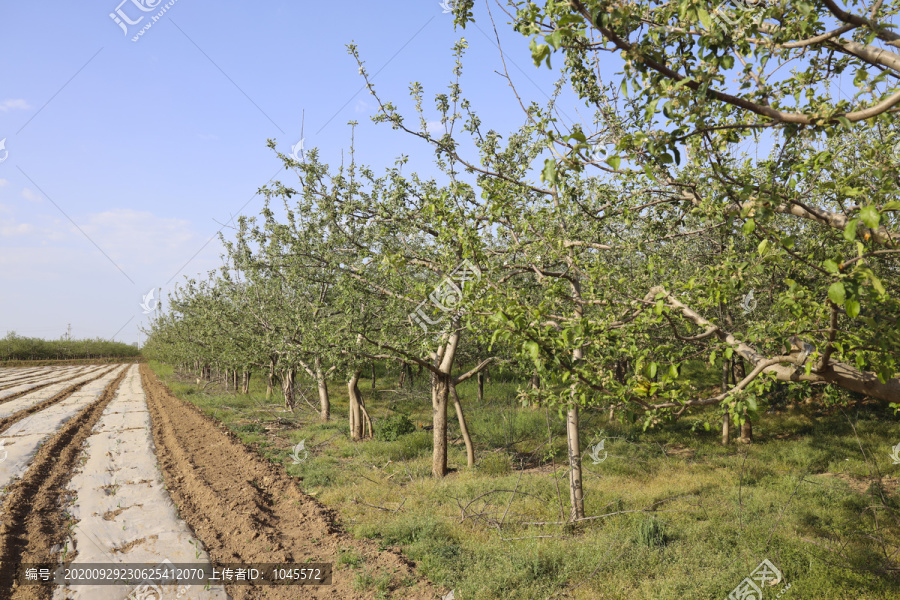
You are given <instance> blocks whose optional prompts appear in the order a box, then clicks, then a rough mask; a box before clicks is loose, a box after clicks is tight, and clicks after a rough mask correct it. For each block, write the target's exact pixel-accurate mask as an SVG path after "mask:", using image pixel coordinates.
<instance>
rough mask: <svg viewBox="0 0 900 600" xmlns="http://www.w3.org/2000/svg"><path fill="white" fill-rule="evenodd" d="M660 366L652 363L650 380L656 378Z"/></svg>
mask: <svg viewBox="0 0 900 600" xmlns="http://www.w3.org/2000/svg"><path fill="white" fill-rule="evenodd" d="M657 368H658V365H657V364H656V363H655V362H652V363H650V379H653V378H654V377H656V370H657Z"/></svg>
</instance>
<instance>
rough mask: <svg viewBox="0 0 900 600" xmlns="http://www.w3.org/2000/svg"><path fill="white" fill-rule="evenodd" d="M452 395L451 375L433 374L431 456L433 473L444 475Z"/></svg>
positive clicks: (436, 475)
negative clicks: (448, 405) (449, 404)
mask: <svg viewBox="0 0 900 600" xmlns="http://www.w3.org/2000/svg"><path fill="white" fill-rule="evenodd" d="M449 395H450V376H449V375H447V374H446V373H432V375H431V408H432V419H431V420H432V423H433V429H432V439H433V442H434V452H433V454H432V457H431V474H432V475H434V476H435V477H443V476H444V475H446V474H447V400H448V397H449Z"/></svg>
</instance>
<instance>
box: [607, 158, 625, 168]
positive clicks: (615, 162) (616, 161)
mask: <svg viewBox="0 0 900 600" xmlns="http://www.w3.org/2000/svg"><path fill="white" fill-rule="evenodd" d="M606 164H608V165H609V166H610V167H612V168H613V169H615V170H616V171H618V170H619V165H620V164H622V159H621V158H619V157H618V156H610V157H609V158H607V159H606Z"/></svg>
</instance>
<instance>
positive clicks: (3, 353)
mask: <svg viewBox="0 0 900 600" xmlns="http://www.w3.org/2000/svg"><path fill="white" fill-rule="evenodd" d="M140 354H141V351H140V350H138V348H137V346H135V345H131V344H126V343H124V342H113V341H110V340H104V339H100V338H94V339H85V340H67V339H60V340H42V339H40V338H30V337H22V336H20V335H16V333H15V332H11V333H9V334H7V336H6V337H5V338H0V361H9V360H69V359H99V358H131V357H138V356H140Z"/></svg>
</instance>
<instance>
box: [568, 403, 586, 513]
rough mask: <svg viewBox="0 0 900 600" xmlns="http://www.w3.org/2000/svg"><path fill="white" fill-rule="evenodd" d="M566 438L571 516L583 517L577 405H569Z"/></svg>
mask: <svg viewBox="0 0 900 600" xmlns="http://www.w3.org/2000/svg"><path fill="white" fill-rule="evenodd" d="M566 439H567V441H568V443H569V500H570V501H571V504H572V511H571V518H572V520H575V519H582V518H584V490H583V488H582V485H581V448H580V446H581V440H580V438H579V432H578V405H577V404H575V403H574V402H573V403H572V404H570V405H569V412H568V415H567V417H566Z"/></svg>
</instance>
